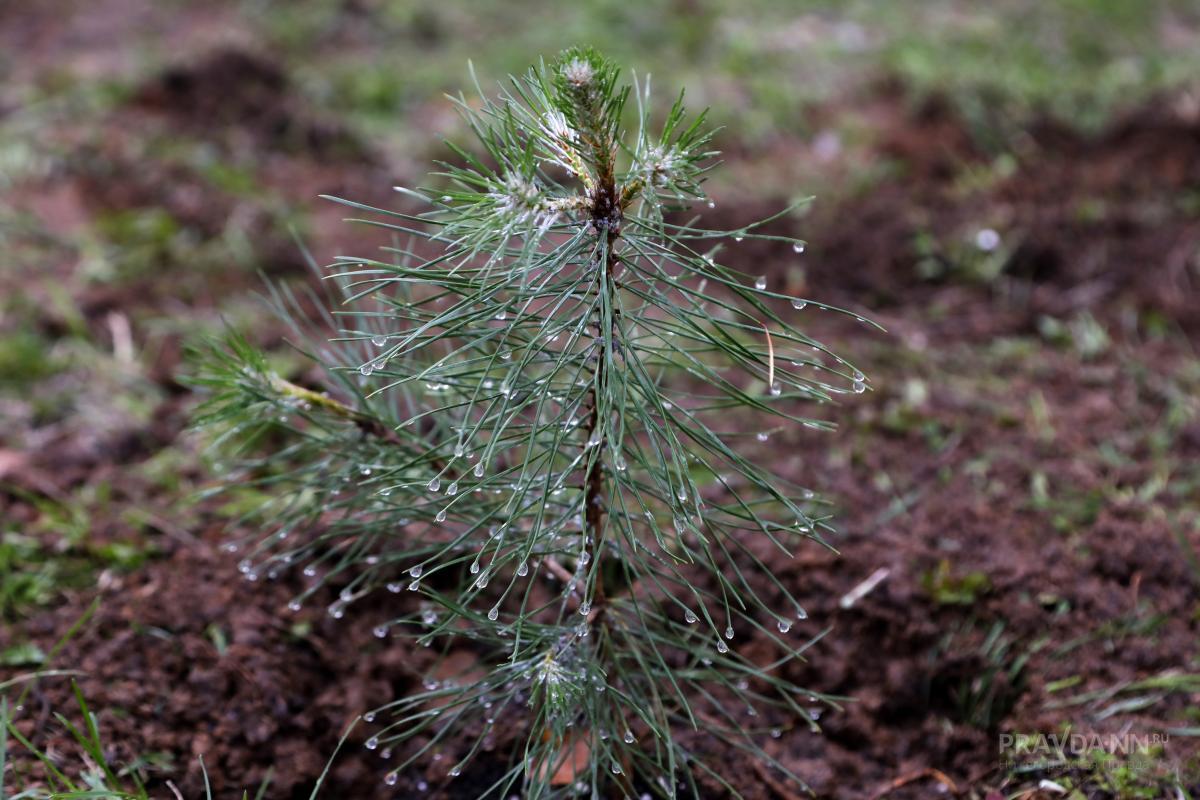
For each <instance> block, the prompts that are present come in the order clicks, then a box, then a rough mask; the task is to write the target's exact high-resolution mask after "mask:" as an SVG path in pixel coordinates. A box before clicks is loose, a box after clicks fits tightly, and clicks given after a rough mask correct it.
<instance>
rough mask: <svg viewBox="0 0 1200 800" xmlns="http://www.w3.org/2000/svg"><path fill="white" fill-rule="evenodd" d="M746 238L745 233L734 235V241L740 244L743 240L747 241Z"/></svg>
mask: <svg viewBox="0 0 1200 800" xmlns="http://www.w3.org/2000/svg"><path fill="white" fill-rule="evenodd" d="M745 238H746V234H744V233H735V234H734V235H733V240H734V241H735V242H740V241H742V240H743V239H745Z"/></svg>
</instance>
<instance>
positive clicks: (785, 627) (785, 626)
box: [776, 619, 792, 633]
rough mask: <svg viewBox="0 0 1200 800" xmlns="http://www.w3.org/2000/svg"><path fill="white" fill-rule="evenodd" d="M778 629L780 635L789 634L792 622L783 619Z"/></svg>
mask: <svg viewBox="0 0 1200 800" xmlns="http://www.w3.org/2000/svg"><path fill="white" fill-rule="evenodd" d="M776 627H777V628H779V632H780V633H787V632H788V631H790V630H791V629H792V623H791V621H790V620H786V619H781V620H779V623H778V625H776Z"/></svg>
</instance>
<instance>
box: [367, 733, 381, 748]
mask: <svg viewBox="0 0 1200 800" xmlns="http://www.w3.org/2000/svg"><path fill="white" fill-rule="evenodd" d="M376 747H379V737H378V736H372V737H371V738H370V739H367V749H368V750H374V749H375V748H376Z"/></svg>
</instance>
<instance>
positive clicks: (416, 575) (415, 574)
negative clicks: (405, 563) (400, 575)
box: [408, 564, 425, 578]
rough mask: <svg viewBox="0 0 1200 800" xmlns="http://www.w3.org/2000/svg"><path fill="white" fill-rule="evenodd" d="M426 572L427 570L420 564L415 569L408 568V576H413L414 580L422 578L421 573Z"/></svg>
mask: <svg viewBox="0 0 1200 800" xmlns="http://www.w3.org/2000/svg"><path fill="white" fill-rule="evenodd" d="M424 571H425V568H424V567H423V566H421V565H420V564H417V565H416V566H415V567H409V568H408V574H409V575H412V576H413V577H414V578H419V577H421V573H422V572H424Z"/></svg>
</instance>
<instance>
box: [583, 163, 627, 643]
mask: <svg viewBox="0 0 1200 800" xmlns="http://www.w3.org/2000/svg"><path fill="white" fill-rule="evenodd" d="M617 197H618V194H617V187H616V182H615V180H614V179H613V176H612V175H611V174H607V175H605V176H604V180H603V181H602V182H601V184H600V185H599V186H598V187H597V189H596V192H595V196H594V198H593V204H592V223H593V224H594V225H595V226H596V228H597V230H598V231H600V235H601V236H604V237H605V248H604V264H603V276H602V278H601V280H600V282H599V288H598V291H599V292H601V293H602V294H604V293H607V294H608V295H609V297H610V298H611V297H612V292H613V290H614V282H613V270H614V269H615V268H616V266H617V262H618V258H617V255H616V242H617V239H618V238H620V235H621V231H620V225H621V209H620V206H619V205H618V201H617ZM598 266H599V265H598ZM612 313H613V315H614V316H615V314H616V311H615V310H614V311H613V312H612ZM613 328H614V329H615V328H616V326H615V324H614V325H613ZM613 334H614V331H605V330H604V313H603V310H597V312H596V335H597V337H599V339H600V341H601V342H602V343H603V344H602V349H601V352H600V354H599V357H598V359H597V363H596V371H595V374H594V380H593V384H592V398H591V409H590V413H589V414H588V422H587V428H586V435H587V438H586V440H585V441H589V442H590V441H591V440H592V436H593V434H594V433H595V431H596V430H597V429H598V428H600V425H601V420H600V393H601V392H604V391H606V390H607V381H608V374H607V369H606V367H607V364H608V349H609V348H610V347H612V344H613V342H612V339H613ZM607 439H608V434H607V433H605V434H603V435H602V436H601V439H600V442H599V443H598V444H597V445H596V456H595V459H594V460H593V461H592V465H591V467H589V468H588V472H587V476H586V478H585V480H584V500H583V502H584V518H585V520H586V532H587V533H589V534H590V540H589V541H590V543H589V544H588V545H585V546H587V547H588V549H589V553H590V555H591V562H592V569H593V570H595V571H596V584H595V588H594V590H593V592H592V611H591V613H590V615H589V617H588V619H589V621H590V622H593V623H595V622H598V621H600V620H602V619H603V617H604V611H605V608H606V606H607V603H608V595H607V592H606V590H605V585H604V573H603V571H602V570H601V568H600V559H601V558H602V554H603V552H604V550H603V545H604V522H605V510H604V496H605V488H606V487H605V475H604V459H603V455H604V450H605V449H606V447H607V446H608V441H607Z"/></svg>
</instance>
